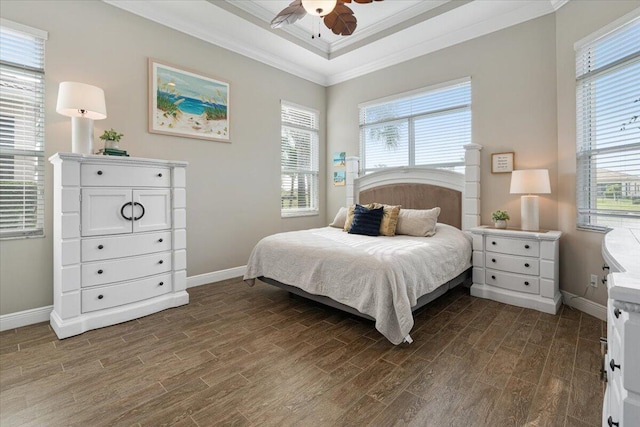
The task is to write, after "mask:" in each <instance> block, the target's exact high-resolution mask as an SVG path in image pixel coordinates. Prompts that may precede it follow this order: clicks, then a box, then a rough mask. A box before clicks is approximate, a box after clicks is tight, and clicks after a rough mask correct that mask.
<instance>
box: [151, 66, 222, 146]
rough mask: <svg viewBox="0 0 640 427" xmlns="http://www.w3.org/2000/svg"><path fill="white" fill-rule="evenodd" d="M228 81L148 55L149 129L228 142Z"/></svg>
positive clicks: (167, 133)
mask: <svg viewBox="0 0 640 427" xmlns="http://www.w3.org/2000/svg"><path fill="white" fill-rule="evenodd" d="M229 94H230V84H229V82H226V81H223V80H220V79H218V78H215V77H212V76H207V75H205V74H203V73H200V72H198V71H193V70H188V69H185V68H182V67H178V66H176V65H172V64H169V63H166V62H163V61H159V60H157V59H154V58H149V133H157V134H161V135H172V136H181V137H185V138H196V139H204V140H208V141H219V142H231V136H230V129H231V126H230V125H231V121H230V103H229V100H230V96H229Z"/></svg>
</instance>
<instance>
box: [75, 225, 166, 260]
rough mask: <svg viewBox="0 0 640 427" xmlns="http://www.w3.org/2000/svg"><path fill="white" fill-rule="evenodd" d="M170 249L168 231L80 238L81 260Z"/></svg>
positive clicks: (118, 256) (126, 255)
mask: <svg viewBox="0 0 640 427" xmlns="http://www.w3.org/2000/svg"><path fill="white" fill-rule="evenodd" d="M170 250H171V232H170V231H163V232H160V233H142V234H132V235H127V236H118V237H108V236H103V237H95V238H90V239H83V240H82V261H83V262H86V261H98V260H105V259H112V258H125V257H130V256H136V255H142V254H150V253H154V252H163V251H170Z"/></svg>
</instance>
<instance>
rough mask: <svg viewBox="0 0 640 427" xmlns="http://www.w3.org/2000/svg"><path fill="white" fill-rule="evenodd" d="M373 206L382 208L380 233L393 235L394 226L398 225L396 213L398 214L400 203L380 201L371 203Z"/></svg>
mask: <svg viewBox="0 0 640 427" xmlns="http://www.w3.org/2000/svg"><path fill="white" fill-rule="evenodd" d="M372 204H373V207H374V208H376V209H377V208H380V207H383V208H384V215H383V216H382V222H381V223H380V234H381V235H383V236H395V235H396V227H397V225H398V215H399V214H400V208H401V207H402V206H401V205H396V206H394V205H383V204H381V203H372Z"/></svg>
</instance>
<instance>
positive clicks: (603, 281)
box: [601, 276, 607, 285]
mask: <svg viewBox="0 0 640 427" xmlns="http://www.w3.org/2000/svg"><path fill="white" fill-rule="evenodd" d="M601 282H602V284H603V285H606V284H607V276H602V279H601Z"/></svg>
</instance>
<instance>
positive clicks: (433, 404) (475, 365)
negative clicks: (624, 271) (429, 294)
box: [0, 279, 605, 427]
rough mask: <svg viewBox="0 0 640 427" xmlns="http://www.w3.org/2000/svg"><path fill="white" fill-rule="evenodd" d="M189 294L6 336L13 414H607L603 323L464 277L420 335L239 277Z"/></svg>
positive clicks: (78, 417) (91, 420) (146, 417)
mask: <svg viewBox="0 0 640 427" xmlns="http://www.w3.org/2000/svg"><path fill="white" fill-rule="evenodd" d="M189 293H190V295H191V303H190V304H189V305H188V306H184V307H180V308H176V309H171V310H166V311H163V312H160V313H157V314H154V315H151V316H148V317H145V318H142V319H138V320H134V321H131V322H127V323H123V324H120V325H116V326H112V327H108V328H103V329H100V330H94V331H89V332H87V333H85V334H82V335H79V336H76V337H72V338H68V339H65V340H62V341H60V340H57V339H56V337H55V335H54V334H53V332H52V331H51V329H50V327H49V325H48V324H47V323H41V324H38V325H33V326H28V327H24V328H20V329H16V330H10V331H5V332H3V333H2V334H1V335H0V350H1V355H0V386H1V389H0V424H1V425H2V426H17V425H34V426H63V425H64V426H68V425H77V426H112V425H126V426H130V425H142V426H146V425H149V426H159V425H169V424H176V425H180V426H196V425H198V426H208V425H254V426H262V425H278V426H281V425H301V426H321V425H332V426H333V425H352V426H361V425H374V426H390V425H405V424H410V425H416V426H522V425H527V426H567V427H569V426H571V427H574V426H586V425H592V426H597V425H599V424H600V417H601V408H602V399H603V395H602V383H601V382H600V381H599V363H600V356H599V352H600V350H599V348H600V347H599V344H598V339H599V338H600V336H601V335H602V334H604V329H605V328H604V323H603V322H601V321H600V320H597V319H595V318H593V317H590V316H588V315H586V314H581V313H580V312H578V311H573V310H571V309H568V308H566V307H565V308H564V309H563V310H562V311H561V314H560V315H557V316H551V315H547V314H542V313H539V312H537V311H532V310H526V309H521V308H518V307H513V306H508V305H505V304H499V303H496V302H492V301H488V300H484V299H478V298H473V297H471V296H469V294H468V290H466V289H463V288H461V289H458V290H455V291H452V292H451V293H449V294H447V295H445V296H443V297H441V298H440V299H438V300H436V301H434V302H433V303H431V304H429V305H428V306H427V307H425V308H424V309H423V310H421V311H420V312H419V313H417V315H416V326H415V327H414V330H413V331H412V333H411V335H412V337H413V339H414V340H415V341H414V343H413V344H411V345H406V344H405V345H401V346H398V347H395V346H393V345H391V344H390V343H389V342H388V341H387V340H386V339H384V338H383V337H382V336H381V335H380V334H379V333H378V332H377V331H376V330H375V329H374V327H373V323H372V322H369V321H365V320H361V319H359V318H356V317H353V316H350V315H347V314H344V313H342V312H339V311H337V310H334V309H331V308H326V307H323V306H320V305H318V304H315V303H312V302H309V301H307V300H304V299H302V298H290V297H289V296H288V294H287V293H286V292H284V291H282V290H279V289H275V288H272V287H270V286H268V285H264V284H257V285H256V286H255V287H253V288H250V287H248V286H247V285H245V284H244V283H243V282H241V281H240V280H239V279H235V280H229V281H225V282H220V283H216V284H211V285H206V286H201V287H198V288H192V289H190V290H189Z"/></svg>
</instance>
